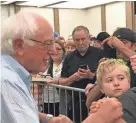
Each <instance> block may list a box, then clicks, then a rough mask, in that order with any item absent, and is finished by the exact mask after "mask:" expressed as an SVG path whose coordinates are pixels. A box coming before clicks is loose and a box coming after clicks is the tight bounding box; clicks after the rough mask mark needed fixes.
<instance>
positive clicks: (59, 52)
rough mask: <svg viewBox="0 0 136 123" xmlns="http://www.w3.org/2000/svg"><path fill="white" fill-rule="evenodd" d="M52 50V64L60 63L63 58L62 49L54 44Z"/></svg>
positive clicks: (57, 44)
mask: <svg viewBox="0 0 136 123" xmlns="http://www.w3.org/2000/svg"><path fill="white" fill-rule="evenodd" d="M53 48H54V49H55V50H54V51H55V52H53V53H52V54H51V58H52V59H53V61H54V62H58V61H62V59H63V56H64V51H63V49H62V47H61V46H60V45H59V43H54V44H53Z"/></svg>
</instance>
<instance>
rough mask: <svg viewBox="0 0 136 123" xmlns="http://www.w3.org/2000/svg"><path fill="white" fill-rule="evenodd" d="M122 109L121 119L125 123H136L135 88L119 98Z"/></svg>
mask: <svg viewBox="0 0 136 123" xmlns="http://www.w3.org/2000/svg"><path fill="white" fill-rule="evenodd" d="M119 101H120V102H121V104H122V107H123V119H124V120H125V121H126V122H127V123H136V87H134V88H131V89H130V90H128V91H127V92H126V93H124V94H123V95H121V96H120V97H119Z"/></svg>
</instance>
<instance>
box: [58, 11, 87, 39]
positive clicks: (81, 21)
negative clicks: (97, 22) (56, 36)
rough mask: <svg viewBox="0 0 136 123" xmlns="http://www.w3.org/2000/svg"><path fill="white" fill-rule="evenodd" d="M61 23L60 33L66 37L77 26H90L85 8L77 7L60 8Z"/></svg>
mask: <svg viewBox="0 0 136 123" xmlns="http://www.w3.org/2000/svg"><path fill="white" fill-rule="evenodd" d="M59 23H60V35H62V36H64V37H65V38H66V39H67V38H68V36H69V35H71V33H72V31H73V29H74V28H75V27H76V26H79V25H84V26H88V25H87V23H86V13H85V10H77V9H59Z"/></svg>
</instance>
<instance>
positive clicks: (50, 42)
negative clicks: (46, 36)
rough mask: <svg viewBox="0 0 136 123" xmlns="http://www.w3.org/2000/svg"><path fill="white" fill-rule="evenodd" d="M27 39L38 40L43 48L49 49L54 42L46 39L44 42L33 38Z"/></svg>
mask: <svg viewBox="0 0 136 123" xmlns="http://www.w3.org/2000/svg"><path fill="white" fill-rule="evenodd" d="M29 40H31V41H34V42H38V43H40V44H42V45H44V48H45V49H49V48H50V47H51V46H52V45H53V43H54V41H53V40H48V41H45V42H41V41H38V40H34V39H29Z"/></svg>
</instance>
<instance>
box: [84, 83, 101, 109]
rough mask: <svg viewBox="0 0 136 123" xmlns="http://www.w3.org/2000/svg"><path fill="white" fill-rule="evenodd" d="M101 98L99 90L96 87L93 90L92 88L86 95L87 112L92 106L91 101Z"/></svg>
mask: <svg viewBox="0 0 136 123" xmlns="http://www.w3.org/2000/svg"><path fill="white" fill-rule="evenodd" d="M102 96H103V94H102V92H101V90H100V88H99V86H98V85H96V86H95V87H94V88H92V89H91V90H90V91H89V93H88V95H87V100H86V106H87V108H88V110H89V107H90V105H91V104H92V102H93V101H97V100H99V99H100V98H101V97H102Z"/></svg>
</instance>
